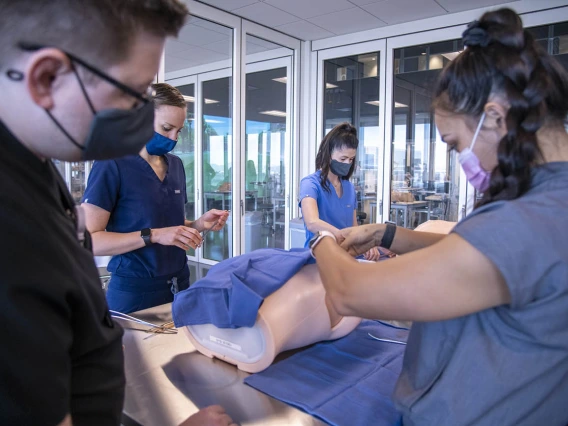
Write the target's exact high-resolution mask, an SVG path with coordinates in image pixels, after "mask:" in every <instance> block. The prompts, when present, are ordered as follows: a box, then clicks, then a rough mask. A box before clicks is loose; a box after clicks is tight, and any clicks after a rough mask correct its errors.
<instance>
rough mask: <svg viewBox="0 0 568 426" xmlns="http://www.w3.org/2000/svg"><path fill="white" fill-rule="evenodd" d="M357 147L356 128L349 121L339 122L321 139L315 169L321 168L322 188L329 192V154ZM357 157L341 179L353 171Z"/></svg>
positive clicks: (348, 177) (347, 177) (348, 176)
mask: <svg viewBox="0 0 568 426" xmlns="http://www.w3.org/2000/svg"><path fill="white" fill-rule="evenodd" d="M358 147H359V139H357V129H356V128H355V127H354V126H352V125H351V124H350V123H347V122H345V123H341V124H338V125H337V126H335V127H334V128H333V129H331V130H330V131H329V133H328V134H327V135H325V137H324V138H323V140H322V141H321V144H320V147H319V150H318V155H317V156H316V170H321V177H320V182H321V186H322V187H323V189H324V190H325V191H327V192H330V191H331V189H330V188H329V184H328V181H327V175H328V173H329V164H330V163H331V154H332V153H333V151H335V150H337V149H343V148H352V149H357V148H358ZM356 160H357V157H355V158H354V159H353V163H352V164H351V168H350V169H349V173H348V174H347V176H345V177H343V179H345V180H348V179H350V178H351V176H352V175H353V172H354V171H355V163H356Z"/></svg>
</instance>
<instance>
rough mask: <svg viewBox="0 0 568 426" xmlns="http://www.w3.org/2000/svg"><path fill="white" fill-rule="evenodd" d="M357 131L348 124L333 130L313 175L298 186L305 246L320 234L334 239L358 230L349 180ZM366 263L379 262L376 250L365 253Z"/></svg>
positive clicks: (353, 196)
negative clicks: (331, 234) (341, 233)
mask: <svg viewBox="0 0 568 426" xmlns="http://www.w3.org/2000/svg"><path fill="white" fill-rule="evenodd" d="M358 146H359V139H357V129H355V127H353V126H352V125H351V124H349V123H341V124H338V125H337V126H335V127H334V128H333V129H331V130H330V132H329V133H328V134H327V135H326V136H325V137H324V138H323V140H322V142H321V144H320V147H319V151H318V155H317V157H316V170H317V171H316V172H315V173H312V174H311V175H309V176H306V177H305V178H303V179H302V181H301V182H300V197H299V206H300V208H301V209H302V216H303V218H304V228H305V230H306V243H305V245H304V247H308V242H309V241H310V239H311V238H312V237H313V236H314V234H315V233H316V232H319V231H329V232H331V233H333V234H334V235H335V236H336V238H339V237H340V233H339V231H340V230H341V229H344V228H349V227H351V226H357V213H356V211H357V196H356V193H355V187H354V186H353V184H352V183H351V182H349V179H350V178H351V176H352V175H353V171H354V170H355V159H356V157H357V147H358ZM364 257H365V259H367V260H379V257H380V253H379V251H378V249H377V248H376V247H374V248H372V249H370V250H369V251H367V252H366V253H365V256H364Z"/></svg>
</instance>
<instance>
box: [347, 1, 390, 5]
mask: <svg viewBox="0 0 568 426" xmlns="http://www.w3.org/2000/svg"><path fill="white" fill-rule="evenodd" d="M349 1H350V2H351V3H353V4H356V5H357V6H363V5H365V4H371V3H378V2H380V1H383V0H349Z"/></svg>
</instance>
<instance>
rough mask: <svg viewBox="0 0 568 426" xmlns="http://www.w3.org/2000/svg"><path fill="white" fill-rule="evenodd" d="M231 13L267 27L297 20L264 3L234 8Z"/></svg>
mask: <svg viewBox="0 0 568 426" xmlns="http://www.w3.org/2000/svg"><path fill="white" fill-rule="evenodd" d="M233 13H236V14H237V15H240V16H242V17H244V18H247V19H250V20H251V21H254V22H258V23H259V24H262V25H266V26H267V27H277V26H279V25H285V24H289V23H291V22H294V21H298V18H297V17H295V16H293V15H290V14H289V13H286V12H284V11H282V10H280V9H277V8H275V7H272V6H270V5H268V4H264V3H256V4H253V5H251V6H246V7H242V8H240V9H235V10H233Z"/></svg>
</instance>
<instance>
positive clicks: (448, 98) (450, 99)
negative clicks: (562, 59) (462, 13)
mask: <svg viewBox="0 0 568 426" xmlns="http://www.w3.org/2000/svg"><path fill="white" fill-rule="evenodd" d="M463 40H464V45H466V46H467V48H466V49H465V51H463V52H462V53H461V54H460V55H459V56H458V57H457V58H456V59H455V60H454V61H453V62H451V63H450V64H449V65H448V66H447V67H446V68H445V69H444V71H443V72H442V74H441V76H440V79H439V81H438V87H437V89H436V93H435V100H434V104H433V106H434V108H435V109H441V110H445V111H448V112H450V113H456V114H465V115H469V116H472V117H480V116H481V115H482V113H483V111H484V107H485V104H486V103H487V102H488V100H489V97H490V96H491V95H492V94H498V95H502V96H504V97H505V98H506V100H507V102H508V103H509V104H510V108H509V110H508V112H507V117H506V124H507V134H506V135H505V136H504V137H503V139H501V141H500V142H499V147H498V165H497V166H496V167H495V169H494V170H493V171H492V173H491V181H490V185H489V189H488V190H487V191H486V192H485V193H484V195H483V199H482V200H481V202H480V203H479V205H484V204H488V203H490V202H493V201H497V200H512V199H515V198H518V197H520V196H521V195H523V194H524V193H525V192H527V191H528V190H529V188H530V186H531V181H532V168H533V167H534V166H535V165H536V163H537V161H538V160H539V159H540V158H541V152H540V148H539V145H538V141H537V137H536V132H537V131H538V130H539V129H540V128H541V127H542V126H543V125H544V124H545V122H547V121H550V122H557V123H558V124H561V123H562V122H563V121H564V120H565V119H566V115H567V114H568V73H566V71H565V70H564V69H563V68H562V66H561V65H560V64H559V63H558V62H557V61H556V59H554V58H553V57H552V56H550V55H549V54H548V53H547V52H546V51H544V49H543V48H542V47H541V46H540V45H539V44H538V43H537V42H535V40H534V38H533V36H532V35H531V33H530V32H529V31H527V30H525V29H524V28H523V23H522V21H521V18H520V17H519V16H518V15H517V14H516V13H515V12H514V11H512V10H511V9H507V8H504V9H499V10H496V11H493V12H487V13H485V14H484V15H483V16H482V17H481V19H480V20H479V21H475V22H472V23H471V24H470V25H469V27H468V29H467V30H466V31H465V32H464V34H463Z"/></svg>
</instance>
